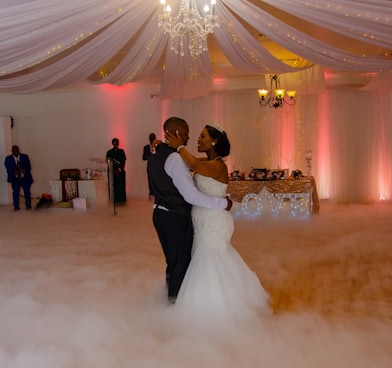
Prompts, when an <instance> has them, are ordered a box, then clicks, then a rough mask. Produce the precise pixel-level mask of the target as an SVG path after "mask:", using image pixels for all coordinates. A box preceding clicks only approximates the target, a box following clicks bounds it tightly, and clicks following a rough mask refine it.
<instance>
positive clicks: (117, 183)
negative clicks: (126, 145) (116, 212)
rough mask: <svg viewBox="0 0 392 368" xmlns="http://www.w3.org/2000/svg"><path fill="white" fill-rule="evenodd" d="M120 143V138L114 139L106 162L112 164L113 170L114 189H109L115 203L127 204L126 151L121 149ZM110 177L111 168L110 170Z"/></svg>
mask: <svg viewBox="0 0 392 368" xmlns="http://www.w3.org/2000/svg"><path fill="white" fill-rule="evenodd" d="M119 144H120V141H119V139H118V138H113V139H112V145H113V148H112V149H110V150H109V151H107V153H106V161H107V162H108V163H109V162H111V166H112V170H113V183H112V186H113V188H109V190H110V191H109V193H113V200H114V203H125V202H126V201H127V195H126V189H125V188H126V187H125V161H126V160H127V158H126V156H125V151H124V150H123V149H121V148H119ZM108 175H109V168H108Z"/></svg>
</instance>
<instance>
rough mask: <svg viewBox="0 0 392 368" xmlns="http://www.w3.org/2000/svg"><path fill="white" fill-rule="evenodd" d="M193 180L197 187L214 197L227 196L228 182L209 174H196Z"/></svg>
mask: <svg viewBox="0 0 392 368" xmlns="http://www.w3.org/2000/svg"><path fill="white" fill-rule="evenodd" d="M193 180H194V182H195V185H196V187H197V189H199V190H200V191H201V192H203V193H206V194H209V195H212V196H214V197H226V195H227V194H226V189H227V184H225V183H221V182H219V181H217V180H215V179H213V178H210V177H208V176H203V175H200V174H195V175H194V176H193Z"/></svg>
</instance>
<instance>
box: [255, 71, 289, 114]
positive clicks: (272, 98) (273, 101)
mask: <svg viewBox="0 0 392 368" xmlns="http://www.w3.org/2000/svg"><path fill="white" fill-rule="evenodd" d="M270 80H271V90H270V91H269V90H267V89H259V90H258V93H259V103H260V106H263V107H265V106H268V107H273V108H274V109H277V108H278V107H282V106H283V104H284V103H285V104H287V105H294V104H295V103H296V100H295V98H294V97H295V93H296V91H287V92H286V90H285V89H282V88H280V79H279V76H278V75H276V74H274V75H270ZM273 87H275V88H273ZM273 93H274V94H275V95H273ZM285 95H287V96H285Z"/></svg>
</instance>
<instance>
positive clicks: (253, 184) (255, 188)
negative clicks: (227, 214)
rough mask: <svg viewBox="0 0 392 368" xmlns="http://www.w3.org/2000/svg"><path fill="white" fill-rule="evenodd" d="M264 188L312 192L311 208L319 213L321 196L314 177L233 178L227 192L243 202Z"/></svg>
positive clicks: (284, 191) (276, 191)
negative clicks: (247, 196)
mask: <svg viewBox="0 0 392 368" xmlns="http://www.w3.org/2000/svg"><path fill="white" fill-rule="evenodd" d="M263 188H266V189H267V190H268V191H269V192H270V193H274V194H278V193H311V194H312V205H311V210H312V212H313V213H317V212H319V210H320V204H319V198H318V194H317V188H316V182H315V180H314V178H313V177H304V178H300V179H281V180H267V181H258V180H232V181H230V182H229V185H228V187H227V192H228V193H229V194H230V198H231V199H232V200H233V201H236V202H241V201H242V199H243V198H244V197H245V196H246V195H247V194H249V193H255V194H259V193H260V192H261V191H262V190H263Z"/></svg>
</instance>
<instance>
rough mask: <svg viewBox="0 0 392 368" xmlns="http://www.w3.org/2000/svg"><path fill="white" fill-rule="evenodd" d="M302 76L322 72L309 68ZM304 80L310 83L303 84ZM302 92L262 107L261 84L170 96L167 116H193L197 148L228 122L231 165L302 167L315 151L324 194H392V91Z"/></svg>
mask: <svg viewBox="0 0 392 368" xmlns="http://www.w3.org/2000/svg"><path fill="white" fill-rule="evenodd" d="M303 73H304V74H307V75H306V76H304V77H303V78H302V79H300V80H302V81H304V80H308V81H309V83H311V82H312V80H313V81H316V80H317V79H312V78H311V76H312V75H313V76H318V75H319V74H318V73H314V71H313V73H312V72H310V71H304V72H303ZM301 85H303V84H302V83H301ZM305 91H306V86H303V92H302V93H300V94H298V97H297V103H296V104H295V105H294V106H284V107H283V108H280V109H276V110H275V109H273V108H269V107H260V106H259V104H258V96H257V93H256V91H255V90H239V91H227V92H215V93H213V94H211V95H209V96H207V97H201V98H197V99H193V100H170V101H165V102H163V106H164V108H163V110H162V121H163V120H165V119H166V117H167V116H171V115H178V116H182V117H184V118H185V119H186V120H187V121H188V122H189V123H190V130H191V134H190V136H191V139H190V142H189V148H190V149H191V150H192V151H193V152H197V149H196V141H197V137H198V135H199V133H200V131H201V130H202V128H203V127H204V125H205V124H206V123H208V122H209V121H216V122H217V123H218V124H219V125H221V126H223V127H224V128H225V130H226V132H227V134H228V136H229V139H230V141H231V145H232V151H231V155H230V156H229V158H228V159H227V164H228V166H229V170H230V171H232V170H240V171H244V172H245V173H249V171H250V169H251V168H252V167H257V168H264V167H265V168H270V169H274V168H278V167H280V168H282V169H289V171H290V172H291V171H292V170H294V169H300V170H301V171H302V172H303V174H306V173H307V168H306V160H305V151H306V150H312V172H311V173H312V175H314V176H315V178H316V182H317V187H318V192H319V196H320V197H321V198H330V199H332V200H336V201H338V202H373V201H380V200H391V199H392V92H391V89H383V90H377V91H369V90H361V89H352V90H350V89H338V88H335V89H324V90H323V91H316V92H317V93H310V94H306V92H305Z"/></svg>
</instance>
